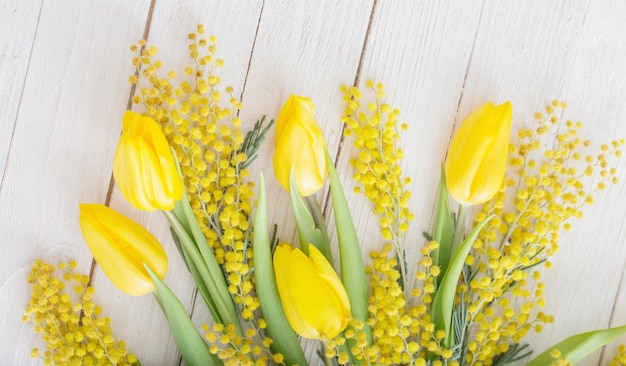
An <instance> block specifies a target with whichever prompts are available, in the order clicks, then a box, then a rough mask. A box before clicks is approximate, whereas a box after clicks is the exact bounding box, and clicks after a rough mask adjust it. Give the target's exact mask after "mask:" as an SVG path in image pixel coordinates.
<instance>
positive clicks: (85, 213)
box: [79, 203, 167, 296]
mask: <svg viewBox="0 0 626 366" xmlns="http://www.w3.org/2000/svg"><path fill="white" fill-rule="evenodd" d="M79 207H80V228H81V230H82V232H83V236H84V237H85V242H86V243H87V246H88V247H89V250H91V253H92V254H93V257H94V258H95V259H96V262H98V265H99V266H100V268H102V270H103V271H104V273H105V274H106V275H107V277H109V279H110V280H111V282H113V284H114V285H115V286H117V288H119V289H120V290H122V291H124V292H125V293H127V294H129V295H134V296H139V295H145V294H147V293H149V292H152V291H154V288H155V287H154V283H153V282H152V280H151V279H150V276H149V274H148V272H147V271H146V269H145V267H144V263H145V265H147V266H148V267H150V268H151V269H152V271H153V272H154V273H156V274H157V276H159V278H161V279H163V278H164V277H165V274H166V273H167V255H166V254H165V251H164V250H163V247H161V244H159V242H158V241H157V239H156V238H155V237H154V236H152V234H150V233H149V232H148V231H147V230H146V229H144V228H143V227H142V226H141V225H139V224H137V223H136V222H134V221H132V220H131V219H129V218H127V217H126V216H123V215H122V214H120V213H118V212H116V211H115V210H113V209H110V208H108V207H106V206H104V205H100V204H86V203H81V204H80V205H79Z"/></svg>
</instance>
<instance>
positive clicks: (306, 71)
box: [241, 1, 372, 360]
mask: <svg viewBox="0 0 626 366" xmlns="http://www.w3.org/2000/svg"><path fill="white" fill-rule="evenodd" d="M353 5H354V4H351V3H348V2H333V1H320V2H282V3H281V2H274V1H268V2H265V4H264V7H263V12H262V14H261V20H260V24H259V30H258V34H257V38H256V43H255V47H254V51H253V54H252V60H251V64H250V72H249V75H248V78H247V82H246V89H245V92H244V94H243V103H244V110H243V111H242V113H241V117H242V119H243V120H244V121H245V123H252V122H254V121H255V120H256V119H258V118H260V117H261V116H263V115H266V116H267V117H268V118H270V119H271V118H275V117H276V116H277V115H278V112H279V111H280V108H281V107H282V104H283V103H284V102H285V101H286V100H287V98H288V97H289V95H290V94H296V95H304V96H308V97H310V98H311V99H312V100H313V102H314V103H315V107H316V118H317V120H318V121H319V123H320V124H321V126H322V129H323V131H324V134H325V136H326V142H327V145H328V149H329V151H330V153H331V155H332V156H334V155H335V154H336V151H337V149H338V148H339V141H340V139H341V124H340V122H339V116H340V113H341V110H342V106H341V94H340V93H339V85H341V84H343V83H350V82H352V80H354V75H355V73H356V70H357V66H358V63H359V58H360V55H361V51H362V46H363V42H364V38H365V34H366V31H367V25H368V21H369V17H370V10H371V6H372V2H371V1H367V2H361V3H360V4H359V6H358V7H355V6H353ZM274 139H275V135H274V129H272V130H271V131H270V132H269V133H268V136H267V139H266V142H265V143H264V145H263V146H262V148H261V150H260V152H259V158H258V159H257V161H256V162H255V164H253V166H252V168H251V169H250V177H251V179H252V180H257V179H258V176H259V174H260V173H263V174H264V176H265V181H266V186H267V194H268V197H269V200H270V201H271V202H272V204H271V205H270V207H268V220H269V222H270V225H271V224H273V223H275V224H278V235H279V237H280V239H281V241H285V242H290V243H293V244H294V245H297V239H296V238H297V235H296V231H295V230H296V229H295V223H294V221H293V214H292V211H291V204H290V203H289V195H288V194H287V192H285V191H284V190H283V189H282V188H281V187H280V186H279V185H278V183H277V181H276V179H275V177H274V171H273V166H272V157H273V149H274ZM325 194H326V192H321V193H319V194H318V199H320V198H321V197H324V196H325ZM335 257H337V253H336V252H335ZM303 343H304V344H305V354H306V355H307V358H308V359H311V360H313V359H316V358H317V356H316V355H315V350H316V348H318V346H319V345H318V343H316V342H312V341H309V342H307V341H303Z"/></svg>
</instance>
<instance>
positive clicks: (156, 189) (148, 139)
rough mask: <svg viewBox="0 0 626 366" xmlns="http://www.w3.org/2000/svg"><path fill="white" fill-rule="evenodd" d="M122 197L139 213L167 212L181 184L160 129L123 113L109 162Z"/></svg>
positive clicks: (147, 120) (142, 118) (147, 119)
mask: <svg viewBox="0 0 626 366" xmlns="http://www.w3.org/2000/svg"><path fill="white" fill-rule="evenodd" d="M113 177H114V178H115V182H116V183H117V186H118V187H119V189H120V192H121V193H122V196H124V198H125V199H126V200H127V201H128V202H130V204H131V205H133V206H135V207H136V208H138V209H140V210H146V211H154V210H171V209H173V208H174V205H175V203H176V201H178V200H180V199H181V197H182V195H183V183H182V181H181V179H180V176H179V174H178V170H177V169H176V162H175V161H174V157H173V156H172V152H171V150H170V147H169V145H168V143H167V140H166V139H165V136H164V135H163V132H162V131H161V127H160V126H159V125H158V124H157V123H156V122H155V121H154V120H153V119H152V118H150V117H145V116H142V115H140V114H137V113H135V112H132V111H126V113H124V117H123V120H122V136H121V137H120V141H119V143H118V145H117V150H116V151H115V158H114V160H113Z"/></svg>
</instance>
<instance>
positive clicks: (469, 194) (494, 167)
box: [445, 102, 512, 205]
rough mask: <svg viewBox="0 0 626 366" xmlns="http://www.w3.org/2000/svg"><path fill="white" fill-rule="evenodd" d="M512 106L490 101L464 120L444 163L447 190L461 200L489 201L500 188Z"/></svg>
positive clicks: (466, 201)
mask: <svg viewBox="0 0 626 366" xmlns="http://www.w3.org/2000/svg"><path fill="white" fill-rule="evenodd" d="M511 119H512V106H511V103H510V102H506V103H504V104H500V105H498V106H494V105H493V103H491V102H489V103H487V104H485V105H483V106H481V107H480V108H478V109H476V110H475V111H474V112H472V114H470V115H469V117H467V118H466V119H465V121H463V124H462V125H461V128H459V130H458V132H457V133H456V136H455V137H454V139H453V140H452V143H451V144H450V148H449V150H448V157H447V159H446V164H445V172H446V184H447V186H448V192H449V193H450V195H451V196H452V198H454V199H455V200H456V201H457V202H459V203H461V204H464V205H466V204H480V203H485V202H487V201H489V200H490V199H491V198H492V197H493V196H494V195H495V194H496V192H497V191H498V189H499V188H500V185H501V184H502V180H503V179H504V172H505V170H506V160H507V156H508V152H509V139H510V136H509V135H510V130H511Z"/></svg>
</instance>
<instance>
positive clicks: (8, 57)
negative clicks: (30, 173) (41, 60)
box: [0, 0, 41, 187]
mask: <svg viewBox="0 0 626 366" xmlns="http://www.w3.org/2000/svg"><path fill="white" fill-rule="evenodd" d="M40 8H41V0H32V1H18V0H13V1H7V2H6V3H5V4H3V6H2V7H0V34H2V37H0V85H2V89H0V106H2V108H0V127H1V128H0V187H1V186H2V178H3V176H4V168H5V165H6V160H7V156H8V153H9V147H10V145H11V138H12V136H13V129H14V127H15V119H16V116H17V112H18V105H19V100H20V98H21V96H22V90H23V88H24V78H25V77H26V70H27V69H28V63H29V59H30V52H31V50H32V47H33V38H34V37H35V32H36V30H37V21H38V19H39V9H40ZM17 28H19V29H20V32H14V31H13V30H14V29H17Z"/></svg>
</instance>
